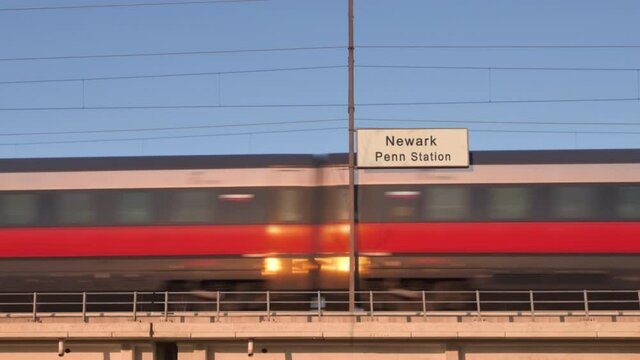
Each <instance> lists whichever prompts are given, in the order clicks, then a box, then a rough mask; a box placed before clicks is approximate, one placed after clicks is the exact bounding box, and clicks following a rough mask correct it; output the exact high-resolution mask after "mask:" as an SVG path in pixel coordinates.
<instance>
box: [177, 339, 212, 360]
mask: <svg viewBox="0 0 640 360" xmlns="http://www.w3.org/2000/svg"><path fill="white" fill-rule="evenodd" d="M178 360H207V346H206V345H204V344H189V343H178Z"/></svg>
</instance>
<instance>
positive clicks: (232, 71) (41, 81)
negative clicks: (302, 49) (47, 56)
mask: <svg viewBox="0 0 640 360" xmlns="http://www.w3.org/2000/svg"><path fill="white" fill-rule="evenodd" d="M346 67H347V66H346V65H326V66H304V67H289V68H268V69H248V70H230V71H204V72H191V73H170V74H149V75H121V76H98V77H75V78H62V79H34V80H9V81H0V85H9V84H31V83H48V82H76V81H102V80H130V79H151V78H170V77H187V76H218V75H231V74H251V73H268V72H283V71H304V70H325V69H339V68H346Z"/></svg>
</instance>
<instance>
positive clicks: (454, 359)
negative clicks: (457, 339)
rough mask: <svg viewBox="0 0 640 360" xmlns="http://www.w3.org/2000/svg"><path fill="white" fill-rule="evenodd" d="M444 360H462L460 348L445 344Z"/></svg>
mask: <svg viewBox="0 0 640 360" xmlns="http://www.w3.org/2000/svg"><path fill="white" fill-rule="evenodd" d="M444 358H445V360H463V358H462V357H460V348H459V347H458V346H454V345H450V344H447V345H446V347H445V350H444Z"/></svg>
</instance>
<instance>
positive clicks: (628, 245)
mask: <svg viewBox="0 0 640 360" xmlns="http://www.w3.org/2000/svg"><path fill="white" fill-rule="evenodd" d="M345 226H346V225H344V224H338V225H335V224H334V225H323V226H322V229H321V230H320V231H318V232H316V230H317V227H316V226H312V225H224V226H214V225H203V226H136V227H82V228H4V229H0V258H23V257H83V256H184V255H187V256H188V255H253V254H261V255H264V254H292V255H299V254H315V253H339V252H346V251H347V249H348V247H347V246H348V245H347V244H348V231H345V230H348V228H345ZM358 234H359V236H358V243H359V251H360V252H361V253H392V254H424V253H458V254H474V253H505V254H509V253H528V254H551V253H564V254H572V253H594V254H595V253H640V223H638V222H590V223H566V222H565V223H561V222H555V223H535V222H528V223H363V224H360V225H358ZM315 239H318V241H315Z"/></svg>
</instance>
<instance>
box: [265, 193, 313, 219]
mask: <svg viewBox="0 0 640 360" xmlns="http://www.w3.org/2000/svg"><path fill="white" fill-rule="evenodd" d="M303 196H304V192H303V191H302V190H300V189H277V190H276V191H275V201H274V202H273V203H274V205H275V209H274V216H273V221H275V222H283V223H295V222H302V220H303V219H304V213H305V211H304V209H303V206H304V204H303V200H304V199H303Z"/></svg>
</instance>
